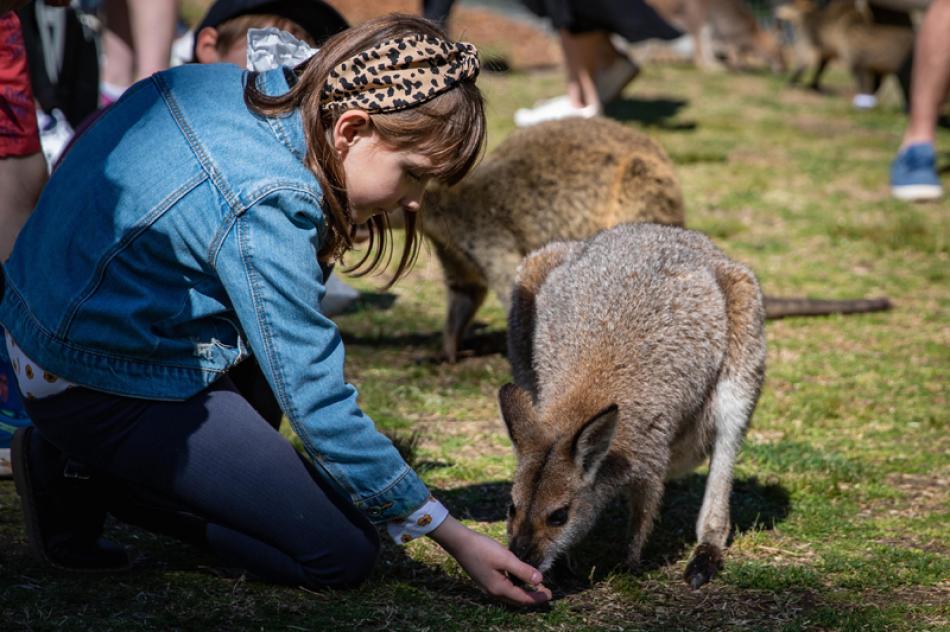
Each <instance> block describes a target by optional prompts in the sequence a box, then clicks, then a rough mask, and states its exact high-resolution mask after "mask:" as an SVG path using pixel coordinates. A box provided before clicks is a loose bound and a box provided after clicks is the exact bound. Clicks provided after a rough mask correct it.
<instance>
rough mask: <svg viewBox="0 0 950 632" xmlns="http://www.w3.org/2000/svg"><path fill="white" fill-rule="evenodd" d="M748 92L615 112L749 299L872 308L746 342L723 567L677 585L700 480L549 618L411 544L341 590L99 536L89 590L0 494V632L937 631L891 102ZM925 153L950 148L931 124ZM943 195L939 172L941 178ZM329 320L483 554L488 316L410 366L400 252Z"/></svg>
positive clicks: (931, 275) (494, 109) (948, 556)
mask: <svg viewBox="0 0 950 632" xmlns="http://www.w3.org/2000/svg"><path fill="white" fill-rule="evenodd" d="M481 84H482V87H483V88H484V90H485V92H486V94H487V96H488V103H489V116H490V121H489V130H490V131H489V134H490V136H489V145H490V146H492V147H493V146H496V145H497V144H498V143H499V142H500V141H501V139H503V138H504V137H505V135H506V134H508V133H509V132H510V131H511V130H512V129H513V125H512V122H511V121H512V119H511V116H512V113H513V111H514V109H515V108H516V107H519V106H522V105H524V104H529V103H531V102H532V101H534V100H535V99H538V98H541V97H547V96H553V95H555V94H557V92H558V90H559V89H560V88H561V85H562V84H561V79H560V76H559V74H558V73H557V72H555V71H551V72H547V73H542V74H532V75H509V76H498V75H486V76H484V78H483V79H482V80H481ZM829 85H830V86H831V88H832V89H833V90H835V91H837V92H838V94H837V95H835V96H821V95H815V94H811V93H808V92H805V91H801V90H792V89H788V88H786V87H785V86H784V84H783V82H782V80H781V79H780V78H776V77H770V76H767V75H728V74H711V75H704V74H701V73H699V72H697V71H695V70H692V69H689V68H680V67H671V66H647V67H646V68H645V70H644V73H643V75H642V76H641V78H639V79H638V80H637V82H636V83H635V84H634V85H633V86H631V87H630V88H629V89H628V90H627V94H626V95H625V98H624V99H623V100H622V101H621V102H620V103H618V104H616V105H615V106H613V107H612V108H611V110H610V113H611V114H613V115H614V116H615V117H617V118H619V119H620V120H623V121H624V122H625V123H626V124H628V125H631V126H633V127H638V128H642V129H644V130H645V131H647V132H648V133H649V134H651V135H653V136H654V137H655V138H657V139H658V140H659V141H660V142H661V143H662V144H663V145H664V146H665V147H666V148H667V150H668V152H669V154H670V155H671V156H672V158H673V159H674V161H675V162H676V164H677V168H678V174H679V177H680V180H681V182H682V186H683V189H684V195H685V199H686V203H687V221H688V224H689V225H691V226H692V227H695V228H698V229H700V230H703V231H705V232H707V233H708V234H710V235H711V236H712V237H713V239H714V240H715V241H716V242H717V243H718V244H719V245H720V246H721V247H722V248H724V249H725V250H726V251H727V252H728V253H729V254H730V255H732V256H734V257H736V258H738V259H740V260H742V261H744V262H746V263H748V264H749V265H751V266H752V268H753V269H755V270H756V272H757V273H758V275H759V276H760V279H761V281H762V284H763V286H764V288H765V290H766V291H767V292H768V293H770V294H780V295H807V296H825V297H832V298H843V297H849V296H865V295H866V296H871V295H886V296H889V297H890V298H891V299H892V300H893V302H894V304H895V309H894V310H893V311H891V312H889V313H885V314H873V315H866V316H850V317H829V318H815V319H791V320H784V321H776V322H771V323H769V324H768V327H767V335H768V342H769V358H768V372H767V379H766V384H765V389H764V391H763V393H762V398H761V400H760V402H759V407H758V409H757V411H756V414H755V418H754V420H753V427H752V430H751V431H750V433H749V436H748V439H747V442H746V446H745V448H744V450H743V452H742V454H741V457H740V459H739V462H738V464H737V469H736V486H735V491H734V494H733V522H734V525H735V528H734V533H733V538H732V543H731V547H730V549H729V551H728V553H727V560H726V567H725V569H724V571H723V573H722V574H721V575H720V576H719V577H717V578H716V579H715V580H714V581H713V582H712V583H711V584H709V585H707V586H705V587H704V588H702V589H701V590H699V591H696V592H693V591H690V590H689V589H688V588H687V587H686V585H685V584H684V583H683V582H682V580H681V579H680V575H681V573H682V571H683V568H684V566H685V563H686V561H687V559H688V557H689V554H690V551H691V548H692V546H693V538H694V536H693V530H694V521H695V519H696V514H697V512H698V510H699V504H700V502H701V498H702V491H703V484H704V482H705V476H704V474H703V472H702V471H700V472H698V473H696V474H692V475H690V476H688V477H686V478H685V479H683V480H680V481H676V482H674V483H672V484H670V486H669V487H668V490H667V495H666V499H665V504H664V508H663V511H662V513H661V516H660V518H659V521H658V523H657V527H656V530H655V532H654V535H653V537H652V539H651V541H650V542H649V543H648V545H647V548H646V551H645V558H644V569H643V571H642V572H641V573H639V574H637V575H633V574H630V573H628V572H626V571H625V570H624V569H622V568H618V567H616V565H615V561H616V560H617V559H622V557H623V542H622V533H623V521H624V514H623V511H622V509H621V508H620V507H619V506H618V507H612V508H611V509H610V510H608V511H607V512H606V514H605V515H604V516H603V518H602V520H601V521H600V523H599V525H598V526H597V527H596V529H595V532H594V536H593V537H592V538H590V539H589V540H588V541H586V542H584V543H583V544H582V545H581V546H580V547H579V550H578V552H577V555H576V568H575V574H574V575H573V576H571V575H564V576H562V577H560V578H559V580H558V582H557V583H556V584H555V585H554V588H555V592H556V595H557V599H556V601H554V602H553V604H552V605H551V607H550V608H547V609H543V610H538V611H519V610H512V609H508V608H506V607H503V606H500V605H497V604H495V603H492V602H491V601H489V600H488V599H487V598H485V597H483V596H482V595H480V594H479V593H478V591H477V590H476V589H475V588H474V586H473V585H472V584H471V582H470V581H469V580H468V579H467V578H466V577H465V576H464V575H463V574H462V572H461V571H460V570H459V568H458V567H457V566H456V565H455V563H454V562H453V561H452V560H451V559H449V558H447V557H446V555H445V554H444V553H442V552H441V551H440V550H439V548H438V547H437V546H435V545H434V544H433V543H431V542H429V541H421V542H416V543H413V544H412V545H410V546H409V547H407V548H404V549H400V548H397V547H393V546H388V545H387V546H386V548H385V550H384V553H383V556H382V559H381V561H380V563H379V565H378V567H377V570H376V572H375V574H374V576H373V578H372V579H371V580H370V581H369V582H368V583H367V584H366V585H365V586H363V587H361V588H359V589H358V590H355V591H352V592H339V593H338V592H322V593H312V592H307V591H303V590H295V589H288V588H279V587H273V586H268V585H266V584H262V583H259V582H255V581H252V580H250V579H248V578H244V577H241V576H240V575H235V574H233V573H226V572H221V571H220V570H219V569H216V568H215V566H214V562H213V560H211V559H208V558H206V557H204V556H202V555H200V554H197V553H195V552H193V551H191V550H190V549H187V548H186V547H184V546H182V545H179V544H177V543H175V542H172V541H170V540H166V539H162V538H158V537H154V536H151V535H149V534H145V533H142V532H139V531H135V530H132V529H126V528H120V527H113V534H115V535H116V536H117V537H118V538H119V539H120V540H122V541H123V542H125V543H126V544H128V545H129V546H131V547H132V548H134V549H135V550H136V551H137V552H138V553H139V554H140V555H141V558H140V559H139V562H138V564H137V565H136V568H135V570H133V571H132V572H131V573H129V574H125V575H118V576H114V577H107V578H106V577H86V576H75V575H70V574H62V573H58V572H54V571H51V570H49V569H47V568H45V567H44V566H42V565H39V564H37V563H35V562H33V561H32V560H31V559H30V558H29V556H28V554H27V551H26V547H25V539H24V533H23V528H22V525H21V517H20V510H19V506H18V504H17V502H18V501H17V497H16V495H15V493H14V490H13V484H12V482H10V481H0V595H2V596H0V629H2V630H4V631H6V630H14V629H21V628H22V629H30V628H32V629H38V630H52V629H65V630H73V629H97V630H146V629H148V630H151V629H199V628H200V629H216V630H322V629H368V630H384V629H385V630H395V629H399V630H413V631H415V632H421V631H423V630H440V631H447V630H476V629H477V630H482V629H499V630H500V629H537V630H561V629H563V630H605V629H610V630H619V629H626V630H694V629H695V630H712V629H724V630H788V631H791V630H862V631H864V630H887V631H891V630H907V631H918V630H934V631H935V630H947V629H950V608H948V604H950V583H948V581H950V561H948V560H950V529H948V527H947V524H950V511H948V506H950V504H948V490H950V458H948V454H950V435H948V417H950V415H948V413H947V410H948V401H947V393H948V388H947V386H948V374H950V320H948V308H950V287H948V283H947V270H948V264H950V253H948V240H950V206H948V204H947V203H946V202H944V203H943V204H942V205H939V204H931V205H922V206H914V205H910V204H905V203H900V202H896V201H893V200H891V199H890V197H889V195H888V190H887V168H888V164H889V161H890V159H891V157H892V154H893V153H894V150H895V148H896V146H897V144H898V142H899V138H900V134H901V132H902V129H903V125H904V121H905V117H904V115H903V114H902V113H901V112H900V109H899V102H898V100H897V97H896V95H895V94H893V92H890V93H888V94H886V95H885V98H884V99H883V104H882V107H880V108H879V109H878V110H877V111H874V112H856V111H854V110H852V109H851V108H850V106H849V104H848V99H847V95H846V93H847V91H848V90H849V87H850V86H849V83H848V81H847V79H846V78H845V76H844V75H843V74H842V73H841V72H840V71H836V72H833V73H832V74H831V76H830V83H829ZM938 146H939V147H941V148H944V149H946V148H948V147H950V133H948V131H947V130H941V131H940V136H939V139H938ZM944 180H945V181H946V178H944ZM355 284H356V285H357V286H358V287H360V288H361V289H362V290H364V291H365V292H367V294H366V295H365V300H363V301H362V302H361V304H360V309H358V310H357V311H355V312H354V313H351V314H348V315H345V316H343V317H341V318H340V319H339V324H340V327H341V329H342V331H343V335H344V339H345V340H346V342H347V348H348V377H349V379H350V380H352V381H353V382H354V383H356V384H357V386H359V387H360V391H361V402H362V404H363V405H364V407H365V408H366V410H367V411H368V412H369V414H370V415H371V416H372V417H373V418H374V419H376V420H377V422H378V424H379V425H380V426H381V427H383V428H384V429H386V430H387V432H389V433H390V434H392V435H393V436H396V437H397V438H398V439H399V441H400V443H401V444H403V445H404V447H405V448H406V449H407V451H408V452H410V453H411V458H412V460H413V462H414V463H415V464H416V465H417V468H418V470H419V471H420V472H421V474H422V476H423V478H424V479H425V480H426V482H427V483H428V484H429V485H430V487H431V488H432V489H433V490H434V491H435V493H436V494H438V495H439V496H440V497H441V498H442V499H443V500H444V501H445V502H446V503H447V504H448V505H449V506H450V508H451V509H452V511H453V513H454V514H456V515H457V516H459V517H460V518H463V519H464V520H465V521H466V523H467V524H469V525H470V526H471V527H473V528H474V529H477V530H479V531H481V532H483V533H486V534H489V535H491V536H494V537H498V538H503V537H504V513H505V507H506V506H507V496H508V493H509V490H510V481H511V472H512V466H513V463H514V461H513V457H512V454H511V449H510V445H509V444H508V441H507V438H506V436H505V434H504V431H503V429H502V424H501V422H500V421H499V420H498V417H497V409H496V403H495V393H496V391H497V388H498V386H500V385H501V384H502V383H504V382H505V381H507V380H508V379H509V376H510V374H509V369H508V365H507V362H506V360H505V358H504V356H503V355H502V353H501V352H502V350H503V340H504V337H503V335H504V329H505V322H504V315H503V312H502V310H501V308H500V306H499V304H498V302H497V301H496V300H495V299H494V297H491V298H490V299H489V301H488V304H487V305H486V307H485V308H483V310H482V311H481V312H480V313H479V316H478V327H477V329H476V330H475V332H474V333H473V335H472V336H470V338H469V340H468V342H467V345H466V347H467V349H468V352H467V354H466V357H465V358H464V360H463V361H462V362H460V363H459V364H457V365H454V366H448V365H444V364H440V363H437V362H433V358H434V357H435V356H436V354H437V353H438V351H439V349H440V340H439V332H440V330H441V324H442V318H443V310H444V298H443V289H442V286H441V281H440V271H439V269H438V265H437V263H435V261H434V260H433V259H432V258H431V257H426V256H423V258H422V260H421V261H420V264H419V266H418V267H417V269H416V270H415V271H414V272H413V273H412V275H411V276H410V277H409V278H408V279H407V280H405V281H404V282H402V283H401V284H399V285H397V286H396V288H394V289H393V290H392V292H391V293H390V294H381V293H379V290H378V287H379V283H378V282H377V281H376V280H372V279H370V280H358V281H355Z"/></svg>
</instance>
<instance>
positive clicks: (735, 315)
mask: <svg viewBox="0 0 950 632" xmlns="http://www.w3.org/2000/svg"><path fill="white" fill-rule="evenodd" d="M717 280H718V282H719V285H720V288H721V289H722V291H723V294H724V295H725V298H726V311H727V320H728V343H727V347H726V357H725V360H724V362H723V366H722V370H721V371H720V376H719V381H718V383H717V384H716V387H715V389H714V390H713V393H712V395H711V396H710V397H711V398H710V401H709V402H708V403H707V405H706V407H705V410H704V414H705V415H707V416H708V417H707V419H704V420H703V422H704V423H711V425H712V427H713V429H714V437H715V439H714V440H713V447H712V456H711V458H710V460H709V477H708V479H707V480H706V491H705V494H704V496H703V506H702V509H700V511H699V519H698V520H697V522H696V539H697V541H698V542H699V545H698V546H697V547H696V551H695V552H694V553H693V558H692V560H690V562H689V564H688V565H687V567H686V573H685V577H684V579H685V580H686V581H687V583H689V585H690V586H692V587H693V588H699V587H700V586H702V585H703V584H705V583H706V582H708V581H709V580H710V579H712V577H713V576H714V575H715V574H716V572H718V571H719V569H720V568H722V549H723V548H724V547H725V545H726V540H727V539H728V537H729V529H730V521H729V495H730V494H731V493H732V476H733V466H734V465H735V462H736V457H737V456H738V454H739V448H740V446H741V445H742V438H743V436H744V435H745V431H746V429H747V428H748V426H749V420H750V419H751V418H752V412H753V411H754V410H755V404H756V402H757V401H758V398H759V391H760V389H761V387H762V380H763V377H764V373H765V337H764V334H763V329H762V324H763V321H764V317H765V313H764V309H763V307H762V293H761V290H760V289H759V286H758V284H757V283H756V281H755V277H754V276H752V273H751V272H749V271H748V270H747V269H746V268H744V267H742V266H740V265H738V264H732V263H729V264H725V265H724V266H722V268H721V269H720V270H717Z"/></svg>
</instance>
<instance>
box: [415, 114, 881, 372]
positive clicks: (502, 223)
mask: <svg viewBox="0 0 950 632" xmlns="http://www.w3.org/2000/svg"><path fill="white" fill-rule="evenodd" d="M421 218H422V231H423V232H424V233H425V235H426V236H427V237H428V238H429V240H430V241H431V242H432V244H433V245H434V250H435V253H436V255H437V256H438V258H439V261H440V262H441V264H442V268H443V271H444V274H445V284H446V287H447V290H448V299H449V304H448V313H447V316H446V322H445V328H444V330H443V341H442V348H443V353H444V355H445V357H446V358H447V359H448V360H449V361H450V362H455V361H456V360H457V358H458V349H459V343H460V342H461V339H462V335H463V334H464V332H465V330H466V328H467V327H468V325H469V323H470V322H471V320H472V318H473V317H474V315H475V312H476V311H477V310H478V308H479V306H481V304H482V301H483V300H484V299H485V295H486V293H487V291H488V289H489V288H491V289H492V291H494V292H495V294H496V295H497V296H498V298H499V300H500V301H501V303H502V305H503V306H504V308H505V309H506V310H507V309H508V308H509V302H508V301H509V297H510V294H511V284H512V282H513V281H514V278H515V271H516V270H517V268H518V264H520V263H521V260H522V258H523V257H524V256H525V255H527V254H528V253H529V252H531V251H532V250H536V249H538V248H540V247H542V246H544V245H545V244H547V243H550V242H552V241H559V240H565V239H585V238H587V237H589V236H591V235H593V234H594V233H596V232H597V231H599V230H602V229H604V228H610V227H611V226H615V225H617V224H621V223H626V222H638V221H639V222H655V223H658V224H671V225H675V226H682V225H683V224H684V223H685V216H684V211H683V196H682V193H681V191H680V186H679V182H678V180H677V178H676V174H675V172H674V170H673V163H672V162H671V161H670V159H669V157H668V156H667V155H666V152H665V151H663V148H662V147H660V145H658V144H657V143H656V142H654V141H653V140H651V139H650V138H649V137H648V136H646V135H645V134H643V133H641V132H638V131H636V130H634V129H631V128H630V127H627V126H625V125H622V124H621V123H618V122H616V121H612V120H609V119H605V118H594V119H586V120H583V119H571V120H565V121H554V122H551V123H543V124H541V125H536V126H533V127H529V128H526V129H522V130H518V131H516V132H514V133H512V134H511V135H510V136H509V137H508V138H507V139H505V141H504V142H503V143H501V145H499V146H498V147H497V148H496V149H495V151H493V152H492V154H491V155H490V156H488V157H487V158H486V159H485V160H484V161H483V162H482V164H481V165H480V166H479V167H478V168H477V169H475V170H474V171H473V172H472V173H471V174H470V175H469V176H468V177H466V178H465V179H464V180H463V181H462V182H460V183H459V184H458V185H456V186H454V187H452V188H443V187H434V188H432V189H430V190H429V191H428V192H427V193H426V198H425V202H424V209H423V212H422V214H421ZM887 307H889V303H888V302H887V300H886V299H872V300H858V301H812V300H806V299H773V298H771V297H769V298H767V299H766V311H767V315H768V317H769V318H780V317H782V316H790V315H817V314H830V313H836V312H839V313H848V312H864V311H873V310H876V309H886V308H887Z"/></svg>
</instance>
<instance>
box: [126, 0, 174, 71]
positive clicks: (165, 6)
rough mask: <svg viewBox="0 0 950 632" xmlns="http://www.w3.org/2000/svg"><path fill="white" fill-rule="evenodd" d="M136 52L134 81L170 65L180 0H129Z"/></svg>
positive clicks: (133, 46)
mask: <svg viewBox="0 0 950 632" xmlns="http://www.w3.org/2000/svg"><path fill="white" fill-rule="evenodd" d="M126 1H127V2H128V5H129V9H128V10H129V24H130V26H131V30H132V50H133V51H134V53H135V81H138V80H140V79H144V78H145V77H148V76H150V75H152V74H154V73H156V72H158V71H160V70H165V69H166V68H168V64H169V62H170V60H171V53H172V42H173V41H174V39H175V20H176V19H177V18H178V0H126Z"/></svg>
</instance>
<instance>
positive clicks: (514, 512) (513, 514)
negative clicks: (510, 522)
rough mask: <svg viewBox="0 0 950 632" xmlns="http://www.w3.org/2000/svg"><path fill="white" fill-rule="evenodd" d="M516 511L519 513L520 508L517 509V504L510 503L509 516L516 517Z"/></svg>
mask: <svg viewBox="0 0 950 632" xmlns="http://www.w3.org/2000/svg"><path fill="white" fill-rule="evenodd" d="M516 513H518V510H517V509H515V504H514V503H511V504H510V505H508V517H509V518H514V517H515V514H516Z"/></svg>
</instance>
